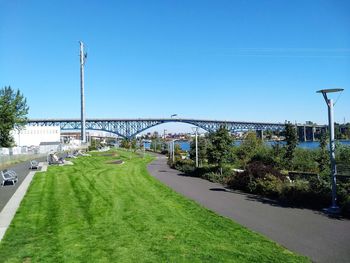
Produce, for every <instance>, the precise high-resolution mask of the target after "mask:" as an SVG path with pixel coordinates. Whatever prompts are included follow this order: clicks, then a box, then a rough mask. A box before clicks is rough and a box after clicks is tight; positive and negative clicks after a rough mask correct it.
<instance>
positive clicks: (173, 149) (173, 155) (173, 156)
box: [171, 139, 177, 163]
mask: <svg viewBox="0 0 350 263" xmlns="http://www.w3.org/2000/svg"><path fill="white" fill-rule="evenodd" d="M175 141H177V139H174V140H172V141H171V142H172V143H171V144H172V147H171V148H172V149H171V150H172V153H171V154H172V159H173V163H174V162H175Z"/></svg>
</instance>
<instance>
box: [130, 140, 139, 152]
mask: <svg viewBox="0 0 350 263" xmlns="http://www.w3.org/2000/svg"><path fill="white" fill-rule="evenodd" d="M130 148H131V149H132V150H133V151H134V152H136V150H137V140H136V139H135V138H134V139H132V140H131V141H130Z"/></svg>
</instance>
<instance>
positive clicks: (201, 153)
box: [190, 137, 208, 164]
mask: <svg viewBox="0 0 350 263" xmlns="http://www.w3.org/2000/svg"><path fill="white" fill-rule="evenodd" d="M207 148H208V141H207V138H205V137H198V162H199V163H200V164H203V163H204V162H205V160H206V159H207ZM190 159H192V160H194V161H195V160H196V141H195V140H192V142H191V144H190Z"/></svg>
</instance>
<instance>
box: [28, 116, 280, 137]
mask: <svg viewBox="0 0 350 263" xmlns="http://www.w3.org/2000/svg"><path fill="white" fill-rule="evenodd" d="M170 122H178V123H187V124H190V125H194V126H197V127H199V128H202V129H204V130H206V131H208V132H212V131H216V130H217V129H218V128H219V127H220V126H226V127H227V129H228V130H229V131H230V132H235V131H239V130H283V129H284V124H283V123H258V122H235V121H219V120H197V119H180V118H176V119H172V118H169V119H87V120H86V122H85V125H86V126H85V128H86V129H87V130H96V131H105V132H110V133H114V134H116V135H118V136H120V137H123V138H128V139H130V138H133V137H135V136H136V135H137V134H139V133H141V132H143V131H145V130H147V129H149V128H152V127H155V126H157V125H160V124H164V123H170ZM28 124H29V125H31V126H59V127H60V128H61V130H80V129H81V121H80V120H79V119H52V120H35V119H34V120H29V122H28Z"/></svg>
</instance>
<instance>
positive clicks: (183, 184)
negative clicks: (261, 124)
mask: <svg viewBox="0 0 350 263" xmlns="http://www.w3.org/2000/svg"><path fill="white" fill-rule="evenodd" d="M166 162H167V159H166V158H165V157H164V156H162V155H157V159H156V160H155V161H153V162H152V163H151V164H149V165H148V171H149V173H150V174H151V175H152V176H154V177H156V178H157V179H158V180H160V181H161V182H163V183H164V184H166V185H168V186H169V187H171V188H172V189H174V190H175V191H176V192H178V193H181V194H183V195H184V196H187V197H189V198H190V199H193V200H195V201H196V202H198V203H199V204H201V205H203V206H204V207H206V208H208V209H210V210H213V211H215V212H217V213H218V214H220V215H223V216H225V217H229V218H231V219H232V220H234V221H235V222H238V223H239V224H241V225H243V226H245V227H247V228H249V229H251V230H253V231H256V232H258V233H261V234H263V235H264V236H266V237H268V238H270V239H272V240H274V241H276V242H277V243H279V244H280V245H282V246H284V247H286V248H288V249H289V250H291V251H294V252H297V253H299V254H302V255H305V256H308V257H309V258H311V260H312V261H313V262H327V263H328V262H347V263H348V262H350V220H348V219H343V218H332V217H328V216H327V215H326V214H323V213H322V212H320V211H313V210H309V209H300V208H291V207H283V206H281V205H279V204H278V203H276V202H274V201H273V200H269V199H266V198H261V197H259V196H256V195H250V194H245V193H241V192H236V191H231V190H229V189H226V188H224V187H223V186H222V185H220V184H216V183H211V182H209V181H207V180H204V179H201V178H195V177H189V176H186V175H184V174H182V173H181V172H179V171H177V170H174V169H171V168H169V166H168V165H167V163H166Z"/></svg>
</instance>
